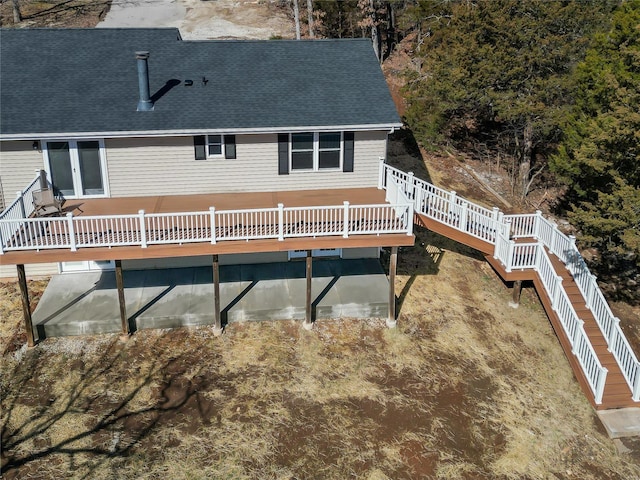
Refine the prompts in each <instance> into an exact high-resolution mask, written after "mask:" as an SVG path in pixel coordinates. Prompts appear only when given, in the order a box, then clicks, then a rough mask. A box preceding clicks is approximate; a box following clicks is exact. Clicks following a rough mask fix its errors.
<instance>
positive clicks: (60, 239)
mask: <svg viewBox="0 0 640 480" xmlns="http://www.w3.org/2000/svg"><path fill="white" fill-rule="evenodd" d="M378 186H379V187H380V188H385V189H386V190H387V192H386V196H387V197H386V199H387V201H388V202H389V203H388V204H383V205H349V203H348V202H345V203H344V204H343V205H332V206H319V207H285V206H284V205H282V204H280V205H278V207H274V208H265V209H244V210H216V209H215V208H213V207H211V208H210V209H209V211H204V212H182V213H162V214H147V213H145V212H144V211H139V212H138V213H137V214H132V215H105V216H80V217H74V216H73V215H72V214H71V213H69V214H67V216H66V217H55V218H52V217H48V218H27V217H29V216H30V215H31V214H32V213H33V196H32V192H33V190H35V189H37V188H39V183H38V178H37V177H36V179H34V180H33V182H31V183H30V184H29V186H28V187H27V188H25V190H23V191H21V192H18V198H16V200H15V201H14V202H13V203H12V204H11V205H10V206H9V207H8V208H7V209H6V210H5V211H4V212H2V214H0V254H3V253H4V252H7V251H14V250H41V249H53V248H69V249H70V250H74V251H75V250H77V249H78V248H86V247H113V246H141V247H142V248H146V247H147V246H149V245H156V244H182V243H190V242H210V243H212V244H215V243H217V242H218V241H227V240H254V239H255V240H257V239H269V238H271V239H278V240H284V239H285V238H302V237H318V236H328V235H333V236H337V235H341V236H343V237H345V238H348V237H349V236H351V235H380V234H386V233H406V234H407V235H411V234H412V232H413V213H414V211H415V212H417V213H420V214H422V215H425V216H427V217H429V218H431V219H433V220H436V221H438V222H440V223H443V224H445V225H447V226H449V227H451V228H454V229H456V230H459V231H461V232H464V233H466V234H468V235H471V236H473V237H475V238H478V239H481V240H483V241H485V242H487V243H489V244H491V245H493V247H494V258H496V259H498V260H499V261H500V262H501V263H502V264H503V265H504V267H505V269H506V271H507V272H510V271H512V270H513V269H514V268H515V269H534V270H536V271H537V272H538V274H539V275H540V277H541V279H542V283H543V285H544V287H545V289H546V290H547V294H548V295H549V298H551V299H552V302H553V303H552V305H553V308H554V310H555V311H556V312H558V315H559V317H560V321H561V323H562V326H563V329H564V330H565V333H566V334H567V337H568V338H569V339H570V341H571V344H572V348H573V352H574V354H575V355H576V356H577V357H578V361H579V363H580V365H581V366H582V368H583V371H584V373H585V375H586V376H587V380H588V382H589V385H590V386H591V388H592V390H593V392H594V395H595V398H596V402H599V401H600V400H601V398H602V388H603V387H604V380H605V378H606V374H607V371H606V369H605V368H603V367H602V365H601V364H600V362H599V360H598V358H597V356H595V352H594V350H593V347H592V346H591V344H590V343H589V339H588V337H587V336H586V334H585V333H584V328H583V327H582V324H581V323H580V322H582V320H580V319H579V318H578V317H577V314H576V312H575V310H574V309H573V307H572V306H571V303H570V302H569V300H568V297H567V294H566V292H565V290H564V287H563V285H562V282H561V279H560V280H559V279H558V278H559V277H557V276H556V275H555V270H553V266H552V265H551V263H550V260H549V258H548V255H547V250H548V252H550V253H551V254H554V255H556V256H557V257H558V258H559V259H560V260H561V261H562V262H563V263H564V264H565V265H566V266H567V268H568V269H569V271H570V272H571V274H572V275H573V278H574V279H575V281H576V284H577V285H578V288H579V289H580V292H581V293H582V295H583V297H584V299H585V302H586V305H587V307H588V308H589V309H590V310H591V312H592V314H593V315H594V317H595V319H596V322H597V324H598V326H599V328H600V329H601V331H602V333H603V335H604V337H605V339H606V340H607V343H608V348H609V350H610V351H611V352H612V354H613V355H614V357H615V359H616V361H617V362H618V364H619V365H620V368H621V370H622V372H623V374H624V377H625V379H626V381H627V383H628V385H629V387H630V389H631V392H632V398H633V400H634V401H640V362H638V359H637V357H636V355H635V353H634V352H633V350H632V349H631V347H630V345H629V342H628V341H627V339H626V338H625V336H624V334H623V332H622V330H621V329H620V325H619V322H620V321H619V319H618V318H616V317H615V316H614V315H613V314H612V312H611V309H610V308H609V305H608V304H607V302H606V300H605V299H604V296H603V295H602V292H601V291H600V288H599V287H598V285H597V282H596V278H595V276H593V275H592V274H591V273H590V272H589V269H588V268H587V266H586V263H585V262H584V259H583V258H582V256H581V255H580V253H579V251H578V249H577V248H576V245H575V237H572V236H566V235H564V234H563V233H562V232H560V231H559V230H558V228H557V226H556V225H555V224H553V223H552V222H550V221H549V220H548V219H546V218H544V217H543V216H542V214H541V212H539V211H538V212H536V213H535V214H528V215H504V214H503V213H502V212H500V210H499V209H498V208H493V209H492V210H489V209H487V208H484V207H482V206H480V205H476V204H474V203H472V202H469V201H467V200H465V199H463V198H460V197H459V196H458V195H457V194H456V192H454V191H451V192H449V191H446V190H443V189H441V188H438V187H436V186H434V185H432V184H430V183H429V182H426V181H424V180H421V179H418V178H415V176H414V175H413V174H412V173H405V172H402V171H401V170H398V169H396V168H393V167H391V166H389V165H387V164H385V163H384V162H383V161H381V163H380V174H379V181H378ZM517 238H532V239H534V240H535V241H536V243H516V242H515V241H514V239H517Z"/></svg>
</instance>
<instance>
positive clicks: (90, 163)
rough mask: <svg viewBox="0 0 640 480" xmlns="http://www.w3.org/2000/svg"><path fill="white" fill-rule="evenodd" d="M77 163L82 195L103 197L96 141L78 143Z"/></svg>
mask: <svg viewBox="0 0 640 480" xmlns="http://www.w3.org/2000/svg"><path fill="white" fill-rule="evenodd" d="M78 163H79V165H80V182H81V186H82V194H83V195H103V194H104V186H103V184H102V165H101V162H100V143H99V142H98V141H97V140H91V141H84V142H78Z"/></svg>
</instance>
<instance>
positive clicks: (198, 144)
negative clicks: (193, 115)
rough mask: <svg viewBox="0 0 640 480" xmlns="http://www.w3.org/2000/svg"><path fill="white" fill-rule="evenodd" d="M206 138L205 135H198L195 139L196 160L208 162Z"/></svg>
mask: <svg viewBox="0 0 640 480" xmlns="http://www.w3.org/2000/svg"><path fill="white" fill-rule="evenodd" d="M206 143H207V142H206V137H205V136H204V135H196V136H195V137H193V149H194V150H195V154H196V160H206V159H207V152H206V149H205V147H206Z"/></svg>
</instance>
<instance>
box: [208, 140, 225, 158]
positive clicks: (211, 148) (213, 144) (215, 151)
mask: <svg viewBox="0 0 640 480" xmlns="http://www.w3.org/2000/svg"><path fill="white" fill-rule="evenodd" d="M222 145H224V143H223V142H222V135H207V153H208V154H209V156H210V157H214V156H216V155H222Z"/></svg>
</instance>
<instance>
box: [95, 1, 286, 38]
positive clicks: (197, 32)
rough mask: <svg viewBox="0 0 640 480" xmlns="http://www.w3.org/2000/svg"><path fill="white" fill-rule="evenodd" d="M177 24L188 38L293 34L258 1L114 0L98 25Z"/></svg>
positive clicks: (267, 5)
mask: <svg viewBox="0 0 640 480" xmlns="http://www.w3.org/2000/svg"><path fill="white" fill-rule="evenodd" d="M101 27H102V28H121V27H124V28H133V27H148V28H151V27H178V28H179V29H180V33H181V34H182V37H183V38H185V39H188V40H206V39H214V38H215V39H230V38H239V39H268V38H271V37H274V36H279V37H284V38H291V37H293V33H294V32H293V28H294V27H293V22H292V21H291V20H290V19H289V18H288V17H287V16H286V15H285V14H284V13H283V12H282V11H280V10H277V9H276V8H275V6H274V2H273V1H270V2H258V1H257V0H209V1H206V0H113V2H112V4H111V9H110V10H109V13H108V14H107V15H106V16H105V18H104V20H103V21H102V22H100V23H99V24H98V25H97V28H101Z"/></svg>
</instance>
